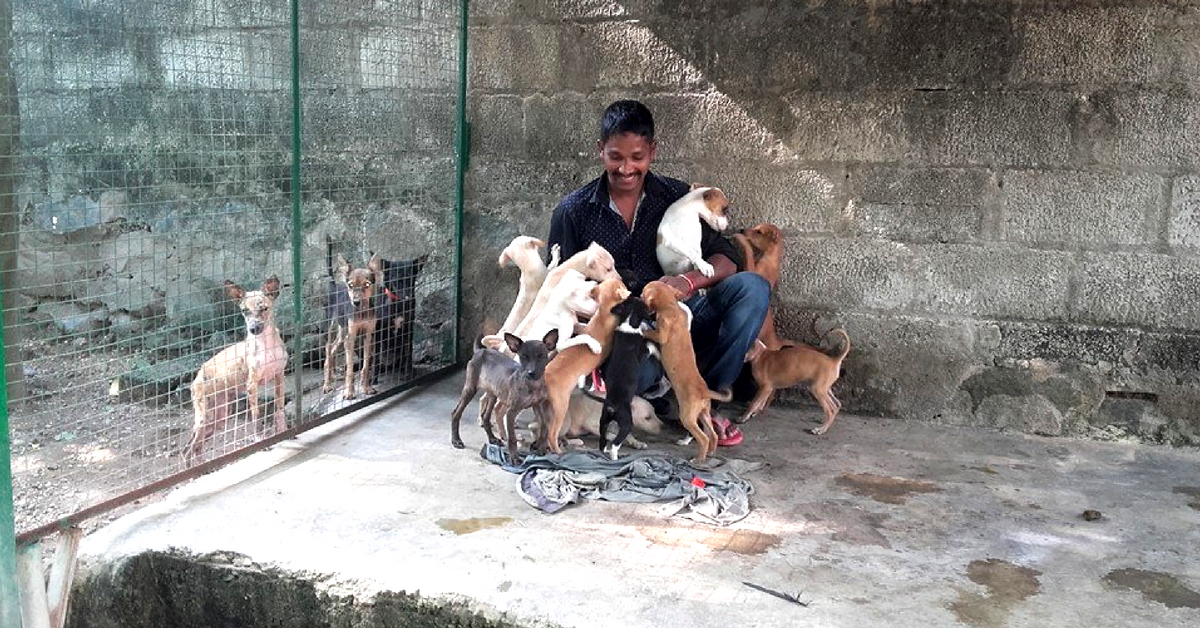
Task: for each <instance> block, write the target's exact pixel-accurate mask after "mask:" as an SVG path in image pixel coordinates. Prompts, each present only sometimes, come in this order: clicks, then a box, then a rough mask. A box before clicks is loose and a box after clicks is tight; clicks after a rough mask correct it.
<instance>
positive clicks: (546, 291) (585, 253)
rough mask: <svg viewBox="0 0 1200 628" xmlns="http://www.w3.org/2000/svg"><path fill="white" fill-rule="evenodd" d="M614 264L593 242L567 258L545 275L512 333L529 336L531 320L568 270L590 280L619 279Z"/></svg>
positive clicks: (608, 254)
mask: <svg viewBox="0 0 1200 628" xmlns="http://www.w3.org/2000/svg"><path fill="white" fill-rule="evenodd" d="M615 264H616V262H614V261H613V256H612V254H611V253H609V252H608V251H607V250H605V248H604V247H602V246H600V245H599V244H596V243H595V242H593V243H592V244H591V245H589V246H588V247H587V248H586V249H584V250H582V251H580V252H578V253H576V254H574V255H572V256H571V257H569V258H567V259H566V260H565V261H563V262H562V263H561V264H559V265H558V267H557V268H555V269H554V270H552V271H550V272H549V273H548V274H547V275H546V281H545V282H544V283H542V287H541V288H540V289H538V293H537V297H536V298H535V299H534V301H533V305H532V306H531V307H530V308H529V312H528V313H527V314H526V315H525V318H523V319H522V320H521V323H520V324H519V325H517V328H516V329H514V330H512V331H513V333H514V334H516V335H518V336H520V337H522V338H528V337H529V330H530V328H531V327H532V326H533V321H535V320H537V317H538V316H539V315H540V314H541V312H542V308H544V307H546V303H547V302H548V301H549V300H550V294H551V293H552V292H554V288H555V287H556V286H557V285H558V282H560V281H562V278H563V277H565V276H566V275H567V272H568V271H572V270H573V271H575V272H578V273H583V276H585V277H587V278H588V279H590V280H592V281H605V280H608V279H620V277H621V276H620V275H618V274H617V271H616V269H615Z"/></svg>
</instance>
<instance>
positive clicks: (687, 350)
mask: <svg viewBox="0 0 1200 628" xmlns="http://www.w3.org/2000/svg"><path fill="white" fill-rule="evenodd" d="M679 296H680V295H679V291H677V290H675V289H674V288H672V287H671V286H668V285H667V284H665V283H663V282H661V281H651V282H650V283H648V284H646V287H645V288H642V301H643V302H645V303H646V307H648V308H650V309H651V310H654V313H655V314H656V315H657V319H658V322H657V324H656V327H655V328H654V329H651V330H647V331H643V332H642V335H643V336H645V337H646V339H647V340H651V341H654V342H657V343H658V345H659V347H660V352H661V353H662V365H663V370H665V371H666V372H667V379H669V380H671V388H673V389H675V398H676V399H678V400H679V422H680V423H682V424H683V427H684V429H686V430H687V431H688V433H689V434H691V435H692V437H693V438H695V439H696V444H697V445H698V446H699V451H697V452H696V457H695V458H693V459H692V462H693V463H697V464H698V463H701V462H704V460H705V459H706V458H708V456H709V454H711V453H713V452H714V451H716V450H717V432H716V430H714V429H713V426H712V400H713V399H716V400H718V401H729V399H730V397H731V395H730V394H729V393H715V392H713V391H711V390H709V389H708V384H707V383H705V382H704V378H703V377H701V375H700V369H699V368H697V367H696V352H695V350H694V349H693V348H692V333H691V331H690V330H689V329H688V320H687V318H688V317H687V314H685V313H684V311H683V309H682V308H680V307H679Z"/></svg>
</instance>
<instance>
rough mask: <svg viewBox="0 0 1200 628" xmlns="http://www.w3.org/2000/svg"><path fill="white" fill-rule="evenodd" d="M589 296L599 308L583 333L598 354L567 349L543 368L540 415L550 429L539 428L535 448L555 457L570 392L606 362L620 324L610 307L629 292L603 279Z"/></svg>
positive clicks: (579, 347) (581, 348) (559, 449)
mask: <svg viewBox="0 0 1200 628" xmlns="http://www.w3.org/2000/svg"><path fill="white" fill-rule="evenodd" d="M593 292H594V293H595V298H596V301H597V303H598V304H599V306H598V307H597V308H596V315H595V316H593V317H592V320H590V321H588V324H587V327H586V328H585V329H584V331H583V333H584V334H587V335H588V336H591V337H592V338H594V339H596V341H597V342H599V343H600V349H601V350H600V353H599V354H596V353H593V352H592V350H591V349H590V348H588V346H587V345H575V346H571V347H567V348H565V349H561V350H559V352H558V355H556V356H554V359H553V360H550V364H547V365H546V397H547V398H546V402H545V403H546V404H547V405H548V406H549V407H548V408H546V409H545V410H544V411H543V412H542V416H548V417H550V425H549V426H546V425H543V426H541V428H540V430H539V431H538V442H537V447H538V449H539V450H541V451H545V450H546V449H547V448H549V450H550V451H552V452H554V453H556V454H561V453H562V445H561V444H560V443H559V442H558V435H559V432H561V431H562V426H563V422H564V421H565V420H566V417H567V408H568V407H569V406H570V403H571V390H573V389H574V388H575V385H576V383H577V382H578V381H579V378H580V377H583V376H584V375H587V374H588V373H591V372H592V371H593V370H595V369H596V367H598V366H600V365H601V364H603V363H604V360H606V359H608V352H609V351H611V350H612V339H613V332H615V331H616V329H617V325H618V324H619V323H620V321H618V320H617V317H616V316H615V315H614V314H613V313H612V309H613V306H615V305H616V304H618V303H620V302H622V301H624V300H625V299H627V298H629V289H628V288H626V287H625V284H624V283H622V282H621V280H620V279H606V280H604V281H602V282H601V283H600V285H598V286H596V287H595V288H593Z"/></svg>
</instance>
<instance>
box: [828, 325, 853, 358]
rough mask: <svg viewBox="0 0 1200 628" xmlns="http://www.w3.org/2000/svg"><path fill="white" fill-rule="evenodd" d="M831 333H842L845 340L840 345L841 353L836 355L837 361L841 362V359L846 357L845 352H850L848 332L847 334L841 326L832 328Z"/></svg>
mask: <svg viewBox="0 0 1200 628" xmlns="http://www.w3.org/2000/svg"><path fill="white" fill-rule="evenodd" d="M831 333H839V334H841V335H842V338H844V339H845V340H846V342H845V344H844V345H843V346H842V354H841V355H839V356H838V362H841V361H842V360H845V359H846V354H848V353H850V334H847V333H846V330H844V329H842V328H841V327H839V328H837V329H835V330H833V332H831Z"/></svg>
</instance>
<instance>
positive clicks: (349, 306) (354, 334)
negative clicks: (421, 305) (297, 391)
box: [321, 253, 383, 399]
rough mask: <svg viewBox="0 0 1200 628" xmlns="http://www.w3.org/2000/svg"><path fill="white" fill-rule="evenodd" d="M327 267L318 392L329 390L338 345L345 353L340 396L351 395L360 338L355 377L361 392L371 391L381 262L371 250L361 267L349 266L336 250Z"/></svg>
mask: <svg viewBox="0 0 1200 628" xmlns="http://www.w3.org/2000/svg"><path fill="white" fill-rule="evenodd" d="M330 270H331V273H332V275H333V277H332V279H331V280H330V282H329V296H328V299H327V301H326V305H325V316H326V318H327V319H328V320H329V327H328V329H327V330H326V334H325V381H324V385H323V386H322V387H321V392H322V393H329V392H331V391H332V390H333V361H334V357H335V356H336V355H337V352H338V349H342V350H344V351H345V354H346V384H345V389H344V391H343V393H342V397H343V398H345V399H354V397H355V392H354V351H355V345H356V344H357V343H358V342H359V341H360V340H361V343H362V353H363V359H362V374H361V375H360V376H359V378H358V379H359V383H360V387H361V388H362V393H363V394H364V395H374V394H375V393H376V392H377V391H376V390H375V386H373V385H372V384H371V373H372V370H371V368H372V367H371V360H372V357H373V354H374V351H375V343H374V338H375V327H376V324H377V323H378V322H379V304H378V303H377V301H376V296H377V294H378V292H379V291H380V287H381V286H382V284H383V262H382V261H381V259H380V257H379V255H378V254H375V255H372V256H371V259H370V260H369V261H367V265H366V267H365V268H351V267H350V263H349V262H347V261H346V258H344V257H342V255H341V254H340V253H339V254H338V256H337V266H334V267H333V268H331V269H330Z"/></svg>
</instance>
